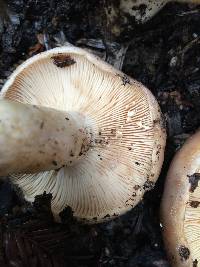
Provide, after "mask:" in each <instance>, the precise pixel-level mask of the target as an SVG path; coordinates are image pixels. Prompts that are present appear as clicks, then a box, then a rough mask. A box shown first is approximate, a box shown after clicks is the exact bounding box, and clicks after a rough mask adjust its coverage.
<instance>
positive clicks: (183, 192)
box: [161, 131, 200, 267]
mask: <svg viewBox="0 0 200 267" xmlns="http://www.w3.org/2000/svg"><path fill="white" fill-rule="evenodd" d="M199 180H200V131H198V132H197V133H196V134H194V135H193V136H192V137H190V138H189V139H188V140H187V142H186V143H185V144H184V145H183V147H182V148H181V149H180V150H179V151H178V152H177V154H176V155H175V157H174V159H173V161H172V163H171V166H170V169H169V171H168V174H167V178H166V182H165V189H164V194H163V198H162V203H161V223H162V226H163V239H164V243H165V247H166V250H167V253H168V256H169V259H170V261H171V264H172V266H173V267H193V266H198V264H197V263H198V262H200V205H199V204H200V183H199Z"/></svg>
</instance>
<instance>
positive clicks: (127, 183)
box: [2, 47, 166, 222]
mask: <svg viewBox="0 0 200 267" xmlns="http://www.w3.org/2000/svg"><path fill="white" fill-rule="evenodd" d="M61 55H62V59H61V58H60V56H61ZM2 98H5V99H8V100H12V101H17V102H21V103H26V104H32V105H33V104H34V105H36V107H37V106H38V105H39V106H43V107H48V108H53V109H55V110H59V111H66V112H67V113H68V114H73V113H74V112H77V113H80V114H84V116H85V122H84V123H85V125H86V126H89V128H90V129H91V136H92V137H93V138H92V140H91V143H90V147H89V149H84V148H83V149H82V150H81V152H80V154H79V155H80V159H79V160H78V161H77V162H76V163H75V164H71V165H70V166H63V167H61V168H60V167H58V168H56V166H55V165H57V164H58V165H59V166H60V164H59V162H52V167H54V168H56V170H50V171H44V172H39V173H35V174H18V175H12V178H11V179H12V181H13V182H14V183H16V184H17V185H18V186H19V187H20V188H21V189H22V191H23V193H24V196H25V198H26V200H28V201H33V200H34V197H35V196H36V195H39V194H42V193H43V192H44V191H46V192H47V193H51V194H52V196H53V199H52V211H53V214H54V216H55V217H56V218H57V219H58V217H59V213H60V212H61V211H62V210H63V209H65V207H67V206H69V207H71V208H72V210H73V213H74V216H75V217H77V218H79V219H84V220H87V221H89V222H100V221H104V220H108V219H110V218H112V217H115V216H118V215H121V214H123V213H125V212H126V211H128V210H130V209H131V208H132V207H134V206H135V205H136V204H137V203H138V202H139V201H140V200H141V198H142V196H143V194H144V192H145V191H146V190H149V189H152V187H153V185H154V183H155V182H156V180H157V178H158V175H159V173H160V169H161V166H162V162H163V154H164V147H165V139H166V133H165V129H164V127H163V123H162V118H161V113H160V109H159V106H158V103H157V101H156V99H155V98H154V97H153V95H152V94H151V92H150V91H149V90H148V89H147V88H145V87H144V86H143V85H142V84H140V83H138V82H136V81H135V80H133V79H131V78H129V77H127V76H125V75H124V74H123V73H121V72H119V71H117V70H116V69H114V68H113V67H112V66H110V65H108V64H107V63H105V62H103V61H101V60H100V59H99V58H97V57H95V56H94V55H91V54H89V53H88V52H86V51H84V50H82V49H79V48H76V47H63V48H56V49H52V50H49V51H47V52H44V53H41V54H38V55H36V56H34V57H32V58H30V59H29V60H27V61H26V62H25V63H24V64H22V65H21V66H19V67H18V68H17V70H16V71H15V72H14V73H13V75H12V76H11V77H10V79H9V80H8V81H7V83H6V84H5V86H4V88H3V90H2ZM155 121H156V122H157V123H155ZM69 122H70V120H69ZM44 128H45V127H44ZM42 131H44V129H42ZM80 131H81V129H80ZM49 135H51V133H50V132H49ZM36 146H37V144H36ZM158 151H159V153H158ZM71 158H72V160H73V157H72V156H71ZM149 177H150V178H149Z"/></svg>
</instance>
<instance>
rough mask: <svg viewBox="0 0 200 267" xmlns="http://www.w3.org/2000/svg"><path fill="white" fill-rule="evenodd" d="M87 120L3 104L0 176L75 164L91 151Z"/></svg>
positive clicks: (64, 114)
mask: <svg viewBox="0 0 200 267" xmlns="http://www.w3.org/2000/svg"><path fill="white" fill-rule="evenodd" d="M84 125H85V123H84V117H83V116H82V115H80V114H78V113H70V114H67V113H65V112H62V111H58V110H54V109H51V108H46V107H40V106H32V105H27V104H22V103H17V102H11V101H7V100H1V101H0V176H4V175H8V174H11V173H35V172H39V171H46V170H53V169H58V168H60V167H62V166H63V165H73V164H74V163H75V162H76V161H77V160H78V159H80V157H81V156H82V155H83V154H84V153H85V152H86V151H87V150H88V148H89V143H90V137H91V134H90V133H89V130H88V129H86V127H84Z"/></svg>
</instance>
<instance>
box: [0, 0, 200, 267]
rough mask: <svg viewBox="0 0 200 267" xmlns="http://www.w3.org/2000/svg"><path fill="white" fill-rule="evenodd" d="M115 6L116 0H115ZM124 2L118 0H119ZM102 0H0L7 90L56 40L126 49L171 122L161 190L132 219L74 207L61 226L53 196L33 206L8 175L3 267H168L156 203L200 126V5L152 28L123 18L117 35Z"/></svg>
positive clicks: (1, 61)
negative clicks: (84, 215)
mask: <svg viewBox="0 0 200 267" xmlns="http://www.w3.org/2000/svg"><path fill="white" fill-rule="evenodd" d="M108 2H109V3H112V0H110V1H108ZM116 2H117V1H116ZM104 7H105V1H86V0H80V1H78V0H76V1H75V0H74V1H67V0H66V1H64V0H61V1H59V0H49V1H47V0H40V1H37V0H12V1H11V0H10V1H7V2H6V3H5V2H3V1H2V0H0V88H1V87H2V86H3V84H4V82H5V81H6V79H7V77H8V76H9V75H10V74H11V72H12V71H13V70H14V69H15V68H16V66H18V65H19V64H20V63H21V62H23V61H24V60H26V59H27V58H28V57H30V56H32V55H34V54H36V53H38V52H41V51H45V50H46V49H50V48H53V47H55V46H57V45H63V44H66V42H70V43H72V44H75V45H78V46H82V47H85V48H89V49H91V50H92V51H93V52H95V53H96V54H98V55H100V56H101V57H103V58H107V59H109V58H111V59H112V60H113V58H115V55H113V54H112V53H113V50H114V51H115V52H116V51H118V50H119V48H120V47H123V46H125V47H127V46H128V49H127V51H126V53H125V58H124V61H123V68H122V70H123V71H124V72H125V73H126V74H129V75H130V76H131V77H133V78H135V79H137V80H139V81H141V82H142V83H143V84H145V85H146V86H147V87H148V88H149V89H150V90H151V91H152V93H153V94H154V95H155V96H156V98H157V99H158V101H159V104H160V106H161V109H162V112H163V114H164V118H165V120H166V123H167V132H168V140H167V148H166V152H165V162H164V166H163V170H162V173H161V175H160V177H159V179H158V182H157V184H156V186H155V188H154V189H153V190H152V191H150V192H147V193H146V194H145V196H144V199H143V200H142V201H141V203H140V204H139V205H138V206H137V207H136V208H134V209H133V210H132V211H130V212H129V213H128V214H126V215H125V216H122V217H121V218H118V219H115V220H113V221H111V222H107V223H104V224H99V225H91V226H87V225H81V224H79V223H78V222H76V221H75V220H74V219H73V217H72V214H71V211H70V209H66V210H65V211H64V212H63V222H64V224H60V225H58V224H55V223H54V222H53V220H52V216H51V212H50V199H51V196H49V195H45V194H44V195H43V196H40V197H38V198H37V199H36V201H35V203H34V205H33V206H31V205H30V204H28V203H26V202H25V201H24V200H23V198H22V196H21V195H20V191H19V190H18V189H16V188H13V186H12V185H11V184H10V183H9V182H8V181H7V179H3V180H2V182H1V184H0V266H2V267H3V266H19V267H24V266H25V267H26V266H29V267H32V266H46V267H48V266H60V267H61V266H62V267H64V266H68V267H75V266H76V267H94V266H95V267H96V266H98V267H101V266H102V267H110V266H115V267H118V266H119V267H169V264H168V262H167V260H166V255H165V252H164V248H163V243H162V237H161V232H162V227H161V225H160V222H159V203H160V199H161V195H162V191H163V184H164V178H165V176H166V172H167V169H168V166H169V163H170V161H171V159H172V157H173V155H174V153H175V151H176V150H177V149H178V148H180V146H181V145H182V144H183V143H184V141H185V140H186V138H188V137H189V136H190V135H191V134H192V133H193V132H195V131H196V130H197V129H198V126H199V123H200V112H199V106H200V69H199V67H200V37H199V36H200V27H199V25H200V8H199V7H196V6H188V5H180V4H175V3H173V4H172V3H171V4H168V5H167V6H165V7H164V8H163V9H162V10H161V11H160V12H159V13H158V14H157V15H156V16H155V17H154V18H153V19H151V20H150V21H149V22H147V23H146V24H145V25H136V24H135V23H134V21H133V20H132V19H130V20H129V21H128V23H131V27H129V28H128V27H126V26H127V25H121V24H120V23H121V21H120V20H119V22H118V23H119V27H121V29H122V30H121V34H120V35H119V36H113V35H112V34H111V32H110V29H109V26H108V25H107V24H106V16H105V12H104Z"/></svg>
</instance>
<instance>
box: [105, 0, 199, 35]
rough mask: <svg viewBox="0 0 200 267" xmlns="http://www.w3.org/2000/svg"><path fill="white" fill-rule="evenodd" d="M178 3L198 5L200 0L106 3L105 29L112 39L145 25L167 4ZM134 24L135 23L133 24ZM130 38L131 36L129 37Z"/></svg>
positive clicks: (143, 0)
mask: <svg viewBox="0 0 200 267" xmlns="http://www.w3.org/2000/svg"><path fill="white" fill-rule="evenodd" d="M170 2H179V3H188V4H197V5H198V4H200V0H160V1H159V0H119V1H117V2H116V1H108V2H107V3H106V5H105V14H106V23H107V29H109V30H108V31H110V32H111V34H112V35H113V36H114V37H120V35H121V34H123V36H125V37H126V38H127V33H126V32H130V30H134V28H135V24H140V23H145V22H146V21H148V20H150V19H151V18H152V17H153V16H154V15H155V14H156V13H158V12H159V11H160V10H161V9H162V8H163V7H164V6H165V5H166V4H167V3H170ZM133 22H135V23H133ZM131 36H132V35H131Z"/></svg>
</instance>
